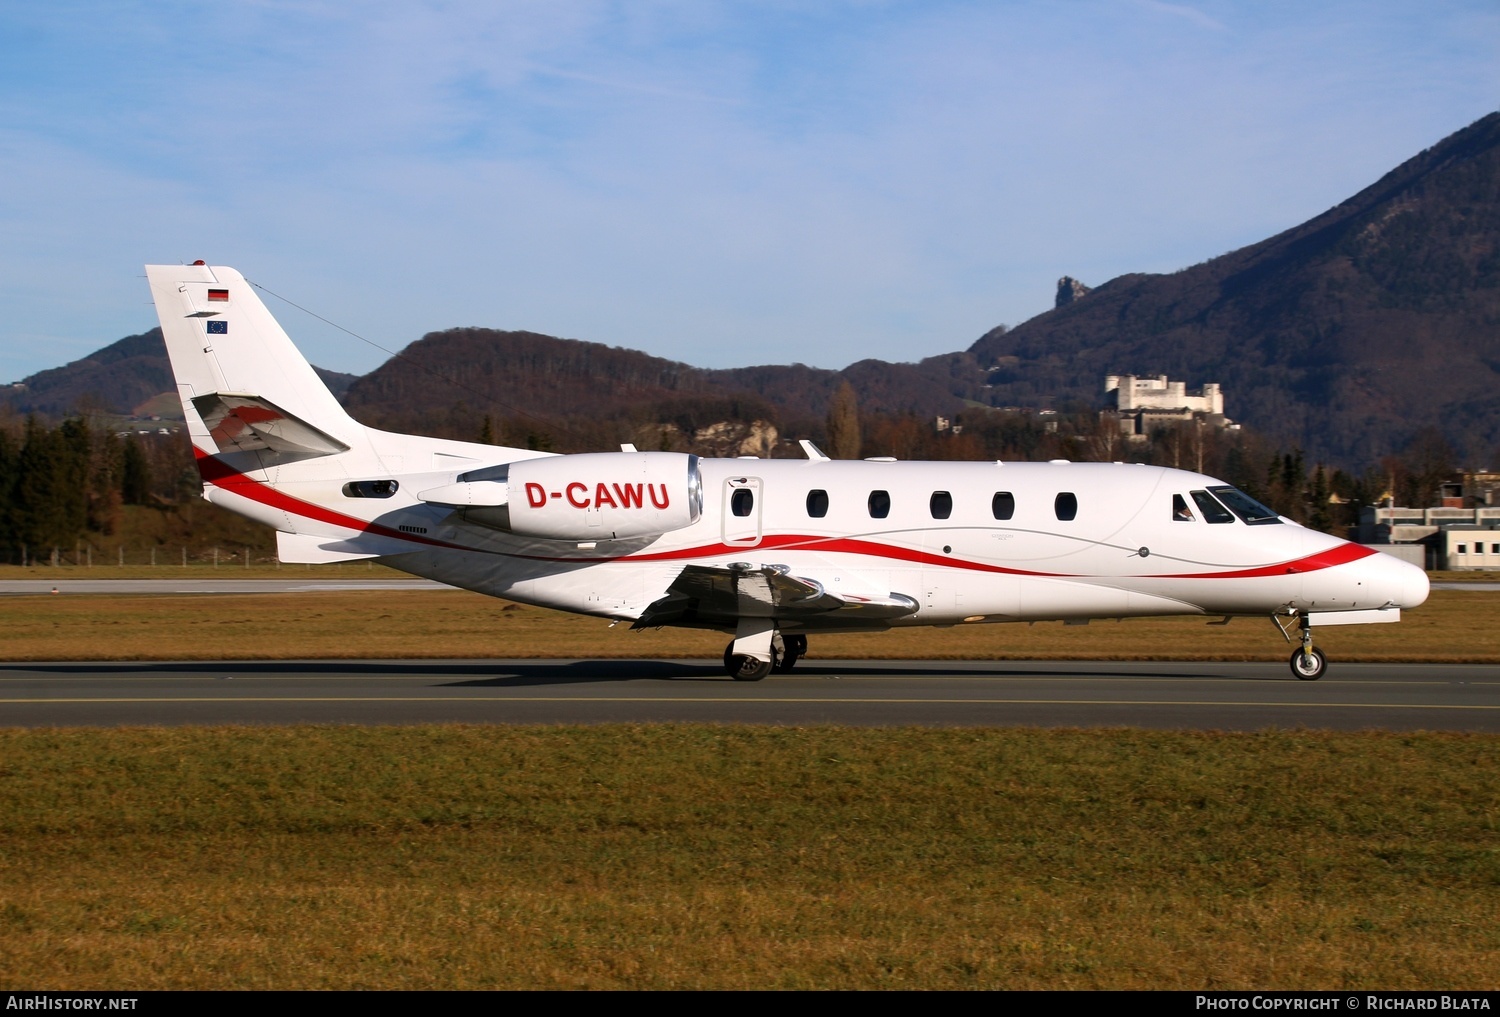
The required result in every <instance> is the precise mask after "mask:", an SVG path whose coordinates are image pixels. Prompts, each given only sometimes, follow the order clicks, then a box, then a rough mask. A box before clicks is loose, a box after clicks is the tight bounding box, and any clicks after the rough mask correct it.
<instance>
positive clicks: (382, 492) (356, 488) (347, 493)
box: [344, 480, 401, 498]
mask: <svg viewBox="0 0 1500 1017" xmlns="http://www.w3.org/2000/svg"><path fill="white" fill-rule="evenodd" d="M400 486H401V485H400V484H398V483H396V482H395V481H394V480H351V481H350V482H349V483H347V484H345V485H344V497H345V498H389V497H390V496H391V495H393V494H395V493H396V491H397V489H398V488H400Z"/></svg>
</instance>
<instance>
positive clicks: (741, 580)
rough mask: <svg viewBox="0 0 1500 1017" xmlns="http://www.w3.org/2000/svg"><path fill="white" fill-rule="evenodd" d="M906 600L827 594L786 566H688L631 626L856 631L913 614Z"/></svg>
mask: <svg viewBox="0 0 1500 1017" xmlns="http://www.w3.org/2000/svg"><path fill="white" fill-rule="evenodd" d="M917 607H918V604H917V602H916V601H915V600H913V599H912V598H910V597H907V596H903V595H902V594H899V593H893V594H891V595H890V596H889V597H855V596H848V595H840V594H836V593H829V592H828V591H827V590H825V589H824V588H823V586H822V584H821V583H818V582H815V581H813V580H811V579H801V578H798V577H797V576H793V575H791V574H789V572H788V571H787V569H786V568H785V567H784V566H776V565H762V566H760V567H758V568H757V567H753V566H749V565H745V566H742V567H736V568H712V567H710V566H707V565H688V566H686V567H685V568H684V569H683V570H682V571H681V572H680V573H679V574H678V576H677V578H676V579H674V580H673V581H672V585H671V586H668V587H667V593H666V596H664V597H662V598H661V599H659V600H657V601H655V602H653V603H652V604H650V605H649V606H648V607H647V608H646V610H645V611H644V612H643V613H642V614H641V617H640V618H639V620H637V621H636V622H635V624H634V625H633V626H632V627H633V628H638V629H642V628H651V627H653V626H657V625H699V626H705V627H709V628H730V629H732V628H734V627H735V624H736V622H738V621H739V619H741V618H773V619H776V620H778V621H798V622H801V623H802V624H803V625H811V626H812V627H823V626H824V625H826V626H827V627H830V628H838V627H843V626H846V625H847V626H850V627H859V626H862V625H865V624H868V623H871V622H874V623H876V624H879V623H880V622H882V621H885V620H888V619H891V618H900V617H901V616H903V615H908V614H912V613H914V612H915V611H916V610H917Z"/></svg>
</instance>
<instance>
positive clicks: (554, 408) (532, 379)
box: [344, 328, 983, 432]
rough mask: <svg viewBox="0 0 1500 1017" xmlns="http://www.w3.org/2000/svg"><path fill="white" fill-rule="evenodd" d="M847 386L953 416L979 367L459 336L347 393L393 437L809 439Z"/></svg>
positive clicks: (350, 403)
mask: <svg viewBox="0 0 1500 1017" xmlns="http://www.w3.org/2000/svg"><path fill="white" fill-rule="evenodd" d="M846 379H847V380H848V381H849V382H850V383H851V384H852V385H853V386H854V388H855V390H856V392H857V393H858V394H859V398H860V406H861V408H863V409H866V410H876V411H888V412H913V413H918V414H921V415H924V416H926V415H932V416H935V415H937V414H939V413H950V412H952V410H953V408H954V407H955V406H958V405H962V400H963V399H964V398H974V397H979V396H982V394H983V374H982V373H981V372H980V370H979V367H978V363H977V362H976V361H975V360H974V359H973V358H972V357H971V356H969V355H967V354H962V353H955V354H947V355H945V356H941V357H934V358H931V359H930V360H925V361H922V362H921V363H918V364H887V363H884V362H882V361H878V360H864V361H860V362H859V363H856V364H853V365H851V366H849V367H847V368H845V369H844V370H843V371H832V370H825V369H821V368H813V367H807V366H805V365H803V364H792V365H790V366H774V365H767V366H761V367H739V368H731V369H727V370H710V369H706V368H700V367H693V366H691V365H689V364H683V363H678V362H676V361H671V360H665V359H662V358H660V357H653V356H651V355H649V354H646V353H641V352H639V351H637V350H627V349H622V348H620V347H615V346H605V345H603V344H601V343H591V342H583V341H580V340H577V339H558V338H555V337H553V336H546V335H540V334H538V333H535V332H505V331H500V330H496V329H486V328H457V329H449V330H448V331H445V332H433V333H429V334H428V335H426V336H424V337H423V338H422V339H420V340H418V341H417V342H415V343H412V344H411V345H410V346H408V347H407V348H406V349H405V350H403V351H402V352H401V355H400V356H398V357H393V358H392V359H390V360H388V361H386V363H384V364H382V365H381V366H380V367H379V368H377V369H376V370H374V371H372V372H371V373H370V374H367V375H365V376H364V377H362V378H360V379H359V380H357V381H356V382H354V384H353V385H351V386H350V388H349V391H348V394H347V395H346V396H345V397H344V403H345V405H346V406H347V407H348V408H349V412H350V413H352V414H353V415H354V416H355V417H356V418H358V419H359V420H362V421H365V422H366V423H369V424H371V425H373V426H376V427H382V428H388V429H393V430H415V431H420V430H424V429H431V428H433V427H434V426H435V425H436V426H438V427H443V426H448V427H449V428H450V429H453V428H467V429H469V430H472V428H473V427H474V426H476V422H477V420H478V418H479V416H480V415H491V416H493V417H496V418H501V417H513V416H517V415H520V416H524V417H527V418H529V419H531V420H533V421H535V422H536V424H537V426H539V427H543V428H546V427H549V426H550V427H553V428H561V429H562V430H569V429H570V428H573V427H576V426H577V425H578V423H579V422H580V421H582V420H593V421H605V420H619V419H630V420H634V421H636V422H638V423H642V424H647V423H651V422H671V423H674V424H676V425H677V426H679V427H680V428H682V429H685V430H686V429H694V428H696V427H700V426H704V425H706V424H711V423H714V422H716V421H718V420H723V419H739V420H748V419H752V418H754V417H756V416H774V417H775V418H776V419H777V420H778V421H779V422H780V423H781V424H782V425H783V429H786V428H787V427H791V428H792V429H794V430H797V429H800V430H802V431H804V432H805V431H807V430H808V428H809V427H812V426H813V425H814V424H816V426H817V427H819V428H820V427H821V421H822V419H823V417H824V416H825V415H826V414H827V411H828V405H829V402H830V401H831V399H832V398H833V394H834V392H835V391H837V390H838V387H839V385H840V384H841V383H842V382H843V381H844V380H846Z"/></svg>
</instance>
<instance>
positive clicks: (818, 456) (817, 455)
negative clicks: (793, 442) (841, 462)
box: [797, 438, 831, 463]
mask: <svg viewBox="0 0 1500 1017" xmlns="http://www.w3.org/2000/svg"><path fill="white" fill-rule="evenodd" d="M797 444H798V445H801V446H802V451H803V453H804V454H805V455H806V456H807V458H808V459H810V460H812V461H813V462H815V463H826V462H830V461H831V460H830V459H829V458H828V457H827V456H825V455H824V454H823V450H822V449H820V448H818V446H816V445H814V444H813V443H812V442H810V441H808V440H807V439H806V438H798V439H797Z"/></svg>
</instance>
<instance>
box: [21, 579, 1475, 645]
mask: <svg viewBox="0 0 1500 1017" xmlns="http://www.w3.org/2000/svg"><path fill="white" fill-rule="evenodd" d="M0 619H3V621H4V624H3V625H0V659H4V660H104V659H111V660H248V659H287V658H380V657H434V658H455V657H456V658H472V657H480V658H483V657H563V658H575V657H626V658H628V657H710V658H713V657H717V656H719V655H720V654H722V652H723V650H724V642H725V637H724V636H722V635H720V634H718V633H710V632H698V631H692V630H681V629H667V630H657V631H648V632H632V631H630V630H629V628H628V626H626V625H623V624H622V625H620V626H617V627H615V628H610V627H609V625H608V623H607V622H604V621H601V620H599V619H597V618H585V617H579V616H576V615H568V614H563V613H561V612H557V611H548V610H544V609H541V608H531V607H522V606H520V605H516V604H507V603H505V602H504V601H498V600H494V599H492V598H489V597H483V596H480V595H478V594H473V593H464V592H459V591H446V590H442V591H436V590H433V591H421V590H414V591H396V592H380V591H366V592H342V593H299V594H295V595H288V594H256V595H243V596H242V595H214V596H208V595H191V596H118V597H116V596H66V595H59V596H43V597H6V598H0ZM1317 638H1318V645H1319V646H1320V647H1322V648H1323V649H1324V650H1325V651H1326V652H1327V654H1328V656H1329V658H1330V659H1331V660H1333V661H1335V662H1340V661H1384V660H1418V661H1450V662H1452V661H1465V662H1478V663H1493V662H1500V594H1494V593H1468V592H1453V591H1444V590H1438V591H1435V592H1434V593H1433V594H1432V597H1431V599H1430V600H1429V601H1428V602H1427V604H1425V605H1423V606H1422V607H1421V608H1419V609H1418V610H1416V611H1408V612H1406V614H1405V617H1404V618H1403V620H1402V621H1401V622H1399V623H1397V624H1394V625H1353V626H1342V627H1327V628H1323V629H1320V630H1319V631H1318V633H1317ZM811 649H812V652H811V656H812V657H813V658H818V657H822V658H829V659H842V658H873V659H886V658H889V659H902V658H905V659H978V660H991V659H1000V658H1016V659H1044V660H1045V659H1104V660H1281V659H1284V658H1286V657H1287V656H1289V655H1290V653H1291V648H1290V647H1289V646H1287V644H1286V643H1285V642H1284V641H1283V640H1282V638H1281V636H1280V635H1278V634H1277V632H1276V630H1275V628H1274V627H1273V626H1272V624H1271V622H1270V621H1269V620H1265V619H1254V618H1237V619H1235V620H1234V621H1233V622H1232V623H1231V624H1230V625H1228V626H1212V625H1207V624H1205V622H1204V620H1203V619H1201V618H1198V619H1186V618H1177V619H1131V620H1127V621H1123V622H1113V621H1104V622H1094V623H1093V624H1091V625H1088V626H1064V625H1062V624H1060V623H1056V622H1051V623H1038V624H1036V625H1024V624H1022V625H969V626H957V627H954V628H950V629H931V628H921V629H907V630H902V631H896V632H888V633H876V634H865V635H852V636H816V635H815V636H814V637H813V639H812V648H811Z"/></svg>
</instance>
